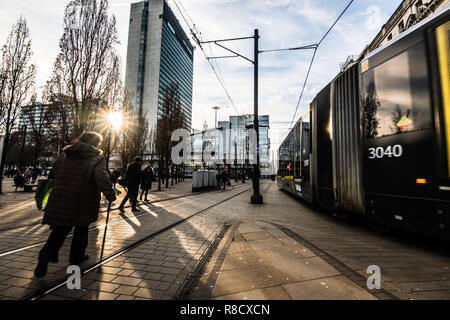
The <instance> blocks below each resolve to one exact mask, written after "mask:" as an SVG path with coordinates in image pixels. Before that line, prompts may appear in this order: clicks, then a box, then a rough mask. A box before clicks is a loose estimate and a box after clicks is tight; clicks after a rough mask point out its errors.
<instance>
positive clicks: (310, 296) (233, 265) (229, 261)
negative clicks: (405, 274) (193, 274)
mask: <svg viewBox="0 0 450 320" xmlns="http://www.w3.org/2000/svg"><path fill="white" fill-rule="evenodd" d="M281 228H282V227H281ZM291 236H292V235H291ZM291 236H290V235H289V233H285V232H283V230H282V229H280V228H279V227H277V226H276V225H274V224H271V223H264V222H255V223H250V222H244V223H236V224H234V225H233V226H231V228H230V229H229V231H228V232H227V234H226V236H225V237H224V241H223V242H222V243H221V245H220V246H219V248H218V249H217V251H216V252H215V253H214V255H213V257H212V259H211V261H210V262H209V264H208V265H207V267H206V268H205V272H204V273H203V275H202V277H201V279H200V281H199V284H198V286H197V287H196V288H195V289H194V291H193V293H192V294H191V296H190V299H194V300H195V299H199V300H206V299H214V300H377V298H376V297H375V296H374V295H372V294H370V293H369V292H367V291H366V290H364V289H362V288H361V287H360V286H358V285H356V284H355V283H353V282H352V281H350V280H349V279H348V278H347V277H346V276H344V275H343V274H342V273H341V272H340V271H339V270H338V269H336V268H335V267H333V266H332V265H331V264H329V263H327V262H326V261H325V260H323V259H322V258H321V257H320V255H321V253H319V252H316V253H315V252H313V251H311V250H309V249H308V248H307V247H305V246H304V245H302V244H301V243H299V242H297V241H296V240H295V239H294V238H292V237H291ZM361 280H362V279H361Z"/></svg>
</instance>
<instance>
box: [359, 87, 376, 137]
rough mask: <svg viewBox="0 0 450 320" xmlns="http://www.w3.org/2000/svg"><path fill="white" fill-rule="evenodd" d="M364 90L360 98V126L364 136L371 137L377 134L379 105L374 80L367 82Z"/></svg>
mask: <svg viewBox="0 0 450 320" xmlns="http://www.w3.org/2000/svg"><path fill="white" fill-rule="evenodd" d="M366 92H367V93H366V94H365V95H364V96H363V97H362V99H361V100H362V101H361V105H362V114H361V126H362V130H363V135H364V137H365V138H366V139H373V138H375V137H376V136H377V135H378V128H379V120H378V119H377V111H378V108H379V107H380V101H379V100H378V97H377V90H376V87H375V82H373V81H371V82H370V83H369V84H368V86H367V89H366Z"/></svg>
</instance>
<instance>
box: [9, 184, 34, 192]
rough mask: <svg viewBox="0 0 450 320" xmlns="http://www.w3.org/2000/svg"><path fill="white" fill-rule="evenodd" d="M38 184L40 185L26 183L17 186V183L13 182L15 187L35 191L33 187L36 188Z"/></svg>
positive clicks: (25, 190)
mask: <svg viewBox="0 0 450 320" xmlns="http://www.w3.org/2000/svg"><path fill="white" fill-rule="evenodd" d="M37 186H38V185H37V184H26V185H23V186H16V185H15V184H13V187H16V188H23V191H24V192H33V188H36V187H37ZM16 191H17V190H16Z"/></svg>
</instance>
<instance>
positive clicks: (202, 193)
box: [0, 186, 242, 258]
mask: <svg viewBox="0 0 450 320" xmlns="http://www.w3.org/2000/svg"><path fill="white" fill-rule="evenodd" d="M241 187H242V186H236V187H234V188H241ZM234 188H233V189H234ZM213 191H215V190H208V191H203V192H195V193H190V194H186V195H181V196H176V197H171V198H166V199H160V200H155V201H149V202H142V203H141V204H140V205H139V206H141V207H147V208H148V205H152V204H155V203H161V202H168V201H173V200H179V199H184V198H189V197H195V196H199V195H204V194H208V193H211V192H213ZM189 202H191V201H187V202H182V203H180V204H175V205H173V206H168V207H162V208H160V209H158V210H155V211H152V212H154V213H156V212H160V211H162V210H164V209H168V208H172V207H176V206H179V205H181V204H185V203H189ZM127 208H130V206H125V209H127ZM118 210H119V208H118V207H117V208H114V209H111V213H113V212H115V211H118ZM106 212H107V211H100V212H99V213H106ZM146 215H148V214H147V213H143V214H140V215H137V216H131V217H129V218H126V219H117V220H114V221H111V222H110V223H109V224H110V225H114V224H116V223H120V222H126V221H128V220H131V219H134V218H138V217H141V216H146ZM40 225H41V222H38V223H35V224H30V225H27V226H20V227H17V228H13V229H9V230H6V231H13V230H19V229H22V228H25V227H30V228H32V229H34V228H36V227H38V226H40ZM102 227H104V223H101V224H98V225H94V226H92V227H90V228H89V232H91V231H93V230H96V229H100V228H102ZM4 231H5V230H0V232H4ZM72 236H73V232H71V233H70V234H69V235H68V237H72ZM44 244H45V242H42V241H40V242H36V243H32V244H29V245H27V246H24V247H21V248H15V249H10V250H8V251H4V252H0V258H2V257H5V256H8V255H11V254H14V253H17V252H21V251H24V250H28V249H31V248H35V247H39V246H41V245H44Z"/></svg>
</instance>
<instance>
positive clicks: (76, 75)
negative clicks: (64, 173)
mask: <svg viewBox="0 0 450 320" xmlns="http://www.w3.org/2000/svg"><path fill="white" fill-rule="evenodd" d="M108 7H109V3H108V0H73V1H71V2H70V3H69V4H68V5H67V6H66V9H65V14H64V33H63V36H62V37H61V40H60V42H59V47H60V53H59V54H58V56H57V58H56V61H55V63H54V67H53V74H52V76H51V78H50V80H49V81H48V83H47V89H48V90H47V91H48V93H49V94H50V95H51V96H54V95H56V96H59V97H64V100H65V101H64V102H65V105H66V106H70V107H71V108H72V110H73V111H72V114H73V124H72V125H73V136H78V135H80V134H81V133H83V132H84V131H87V130H93V129H94V127H95V126H96V120H97V115H98V114H99V112H98V111H99V109H101V108H102V107H103V106H104V105H105V104H106V105H110V102H111V94H112V93H115V92H116V91H115V89H116V88H117V86H118V85H117V83H118V82H120V79H121V76H120V59H119V56H118V53H117V51H116V49H115V46H116V45H117V44H118V43H119V41H118V34H117V30H116V19H115V17H114V16H112V17H110V16H109V15H108ZM113 98H114V99H115V97H113Z"/></svg>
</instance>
